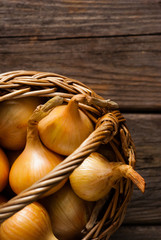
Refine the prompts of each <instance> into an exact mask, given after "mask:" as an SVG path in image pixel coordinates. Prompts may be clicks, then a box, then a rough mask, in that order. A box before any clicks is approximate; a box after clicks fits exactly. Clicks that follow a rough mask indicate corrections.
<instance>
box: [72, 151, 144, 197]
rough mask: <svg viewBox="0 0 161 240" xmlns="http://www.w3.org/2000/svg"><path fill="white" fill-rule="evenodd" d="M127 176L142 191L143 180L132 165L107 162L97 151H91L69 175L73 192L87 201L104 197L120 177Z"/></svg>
mask: <svg viewBox="0 0 161 240" xmlns="http://www.w3.org/2000/svg"><path fill="white" fill-rule="evenodd" d="M124 177H125V178H129V179H131V180H132V181H133V183H135V184H136V185H137V187H138V188H139V189H140V190H141V191H142V192H144V191H145V181H144V179H143V178H142V177H141V176H140V174H138V173H137V172H136V171H135V170H134V169H133V168H132V166H130V165H128V164H123V163H122V162H109V161H108V160H107V159H106V158H105V157H104V156H102V155H101V154H99V153H97V152H93V153H91V154H90V155H89V156H88V157H87V158H86V159H85V160H84V161H83V162H82V164H81V165H80V166H78V168H76V169H75V170H74V171H73V172H72V174H71V175H70V176H69V179H70V183H71V186H72V188H73V190H74V192H75V193H76V194H77V195H78V196H79V197H80V198H82V199H84V200H87V201H98V200H99V199H101V198H103V197H105V196H106V195H107V194H108V193H109V192H110V191H111V189H112V188H115V187H116V183H118V182H119V181H120V179H121V178H124Z"/></svg>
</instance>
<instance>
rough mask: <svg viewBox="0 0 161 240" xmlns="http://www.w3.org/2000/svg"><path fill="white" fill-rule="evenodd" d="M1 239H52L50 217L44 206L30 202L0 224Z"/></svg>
mask: <svg viewBox="0 0 161 240" xmlns="http://www.w3.org/2000/svg"><path fill="white" fill-rule="evenodd" d="M0 239H1V240H54V239H56V238H55V237H54V236H53V233H52V230H51V223H50V218H49V216H48V213H47V211H46V210H45V208H44V207H43V206H42V205H41V204H39V203H37V202H34V203H31V204H30V205H28V206H26V207H25V208H23V209H22V210H20V211H19V212H17V213H15V214H14V215H13V216H12V217H10V218H8V219H7V220H5V221H4V222H3V223H2V224H1V226H0Z"/></svg>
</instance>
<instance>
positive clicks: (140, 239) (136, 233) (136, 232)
mask: <svg viewBox="0 0 161 240" xmlns="http://www.w3.org/2000/svg"><path fill="white" fill-rule="evenodd" d="M120 239H123V240H131V239H132V240H145V239H146V240H159V239H161V227H160V226H122V227H120V229H118V231H117V232H116V233H115V234H114V235H113V236H112V237H111V238H110V240H120Z"/></svg>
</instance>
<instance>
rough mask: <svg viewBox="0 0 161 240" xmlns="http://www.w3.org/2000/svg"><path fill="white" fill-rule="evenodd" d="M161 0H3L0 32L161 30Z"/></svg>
mask: <svg viewBox="0 0 161 240" xmlns="http://www.w3.org/2000/svg"><path fill="white" fill-rule="evenodd" d="M160 11H161V2H160V0H153V1H152V0H137V1H132V0H130V1H124V0H115V1H112V0H101V1H97V0H89V1H86V0H80V1H74V0H55V1H50V0H42V1H37V0H33V1H29V0H26V1H21V0H7V1H5V0H1V1H0V35H1V36H46V35H47V36H53V37H54V38H73V37H89V36H111V35H129V34H130V35H136V34H158V33H161V28H160V25H161V14H160Z"/></svg>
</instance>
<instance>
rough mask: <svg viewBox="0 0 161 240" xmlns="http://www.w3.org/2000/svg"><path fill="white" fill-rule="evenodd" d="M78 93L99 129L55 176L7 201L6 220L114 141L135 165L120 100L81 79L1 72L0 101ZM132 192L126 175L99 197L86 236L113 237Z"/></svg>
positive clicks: (119, 155)
mask: <svg viewBox="0 0 161 240" xmlns="http://www.w3.org/2000/svg"><path fill="white" fill-rule="evenodd" d="M76 94H82V96H84V97H83V98H82V101H81V102H80V103H79V106H80V108H81V109H82V110H83V111H84V112H85V113H86V114H87V115H88V116H89V118H90V119H91V120H92V121H93V122H94V124H95V126H96V127H95V130H94V131H93V133H92V134H91V135H90V136H89V137H88V138H87V139H86V140H85V141H84V142H83V143H82V144H81V145H80V146H79V147H78V148H77V149H76V150H75V151H74V152H73V153H72V154H71V155H70V156H68V157H67V158H66V159H65V160H64V161H63V162H62V163H60V164H59V165H58V166H57V167H55V168H54V169H53V170H52V171H51V172H50V173H49V174H47V175H46V176H45V177H44V178H42V179H40V180H39V181H37V182H36V183H35V184H33V185H32V186H31V187H29V188H28V189H26V190H24V191H23V192H21V193H20V194H19V195H17V196H16V197H14V198H12V199H11V200H9V201H8V202H7V203H5V204H4V205H3V206H2V207H1V208H0V222H3V221H4V220H5V219H7V218H9V217H10V216H12V215H13V214H14V213H16V212H17V211H19V210H20V209H22V208H23V207H25V206H26V205H28V204H30V203H32V202H33V201H36V200H37V199H39V197H40V196H41V195H42V194H44V193H45V192H47V191H48V190H49V189H50V188H52V187H53V186H54V185H56V184H58V183H59V182H60V181H62V179H65V178H66V177H68V176H69V175H70V174H71V172H72V171H73V170H74V169H75V168H76V167H77V166H79V165H80V164H81V163H82V161H83V160H84V159H85V158H86V157H88V156H89V154H90V153H92V152H94V151H97V149H98V148H100V147H101V146H104V147H106V146H107V145H110V147H111V149H112V150H113V152H114V154H115V156H116V161H119V162H123V163H126V164H129V165H131V166H132V167H133V168H134V167H135V146H134V143H133V141H132V138H131V135H130V132H129V130H128V128H127V126H126V123H125V119H124V117H123V116H122V115H121V113H120V111H119V110H118V105H117V104H116V103H115V102H112V101H110V100H104V99H103V98H102V97H100V96H98V95H97V94H96V93H95V92H94V91H93V90H92V89H90V88H89V87H87V86H86V85H84V84H83V83H81V82H79V81H77V80H74V79H70V78H68V77H64V76H61V75H58V74H55V73H48V72H37V71H22V70H21V71H13V72H7V73H4V74H1V75H0V102H3V101H6V100H10V99H17V98H24V97H29V96H37V97H41V98H44V99H46V100H48V99H50V98H51V97H54V96H61V97H63V99H64V102H68V101H69V100H70V98H71V97H73V96H74V95H76ZM100 118H101V120H100ZM132 192H133V183H132V182H131V180H129V179H122V180H121V181H120V182H119V183H118V184H117V188H116V189H112V190H111V193H110V194H109V195H108V197H106V198H104V199H101V200H99V201H97V202H96V203H95V207H94V209H93V212H92V214H91V217H90V219H89V222H88V223H87V225H86V227H85V228H84V229H83V230H82V232H83V237H82V240H87V239H109V238H110V236H111V235H112V234H113V233H114V232H115V231H116V230H117V229H118V228H119V227H120V225H121V224H122V222H123V220H124V216H125V212H126V208H127V205H128V202H129V201H130V198H131V195H132Z"/></svg>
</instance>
